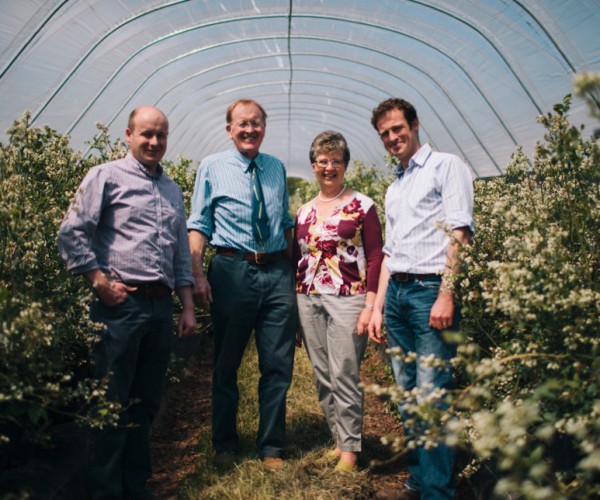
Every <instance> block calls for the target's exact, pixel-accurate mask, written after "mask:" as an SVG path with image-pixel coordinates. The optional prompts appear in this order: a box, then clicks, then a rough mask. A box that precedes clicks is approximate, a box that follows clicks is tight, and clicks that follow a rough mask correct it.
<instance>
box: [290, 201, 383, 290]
mask: <svg viewBox="0 0 600 500" xmlns="http://www.w3.org/2000/svg"><path fill="white" fill-rule="evenodd" d="M382 245H383V242H382V236H381V224H380V223H379V219H378V218H377V209H376V207H375V203H374V202H373V200H372V199H371V198H369V197H368V196H365V195H363V194H361V193H359V192H356V191H355V192H354V196H353V197H352V199H351V200H350V201H349V202H347V203H345V204H343V205H340V206H338V207H336V209H335V211H334V212H333V213H332V214H331V215H330V216H329V217H326V218H325V217H322V216H321V215H320V214H319V213H318V211H317V209H316V207H315V205H314V202H312V201H311V202H309V203H306V204H305V205H303V206H301V207H300V208H299V209H298V213H297V215H296V237H295V245H294V262H296V263H297V271H296V293H299V294H312V293H318V294H334V295H355V294H364V293H366V292H371V291H372V292H376V291H377V284H378V281H379V272H380V268H381V261H382V258H383V254H382V252H381V249H382Z"/></svg>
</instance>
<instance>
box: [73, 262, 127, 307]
mask: <svg viewBox="0 0 600 500" xmlns="http://www.w3.org/2000/svg"><path fill="white" fill-rule="evenodd" d="M84 277H85V279H86V280H87V281H88V282H89V283H90V285H92V288H93V289H94V290H95V291H96V293H97V294H98V297H99V298H100V300H101V301H102V302H103V303H104V304H106V305H107V306H110V307H113V306H118V305H119V304H122V303H123V302H125V300H126V299H127V296H128V295H129V292H135V291H136V290H137V288H136V287H134V286H127V285H126V284H125V283H121V282H120V281H111V280H109V279H108V278H107V277H106V275H105V274H104V273H103V272H102V271H101V270H100V269H93V270H91V271H88V272H87V273H85V274H84Z"/></svg>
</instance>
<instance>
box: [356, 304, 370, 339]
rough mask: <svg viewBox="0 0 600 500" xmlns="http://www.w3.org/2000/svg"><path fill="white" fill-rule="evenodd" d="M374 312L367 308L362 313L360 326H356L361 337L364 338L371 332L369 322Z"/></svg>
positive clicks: (359, 319)
mask: <svg viewBox="0 0 600 500" xmlns="http://www.w3.org/2000/svg"><path fill="white" fill-rule="evenodd" d="M372 312H373V311H371V310H369V309H367V308H366V307H365V308H364V309H363V310H362V311H361V312H360V316H359V317H358V324H357V325H356V328H357V331H358V335H359V336H363V335H364V334H365V333H368V332H369V321H370V320H371V313H372Z"/></svg>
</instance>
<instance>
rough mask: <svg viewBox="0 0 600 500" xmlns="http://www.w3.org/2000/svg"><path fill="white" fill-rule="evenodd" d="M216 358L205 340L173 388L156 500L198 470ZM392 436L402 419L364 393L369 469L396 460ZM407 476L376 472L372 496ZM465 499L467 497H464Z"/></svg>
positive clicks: (161, 435)
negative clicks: (387, 440) (386, 440)
mask: <svg viewBox="0 0 600 500" xmlns="http://www.w3.org/2000/svg"><path fill="white" fill-rule="evenodd" d="M372 353H373V355H370V356H367V357H366V359H365V361H364V363H363V369H362V374H363V382H364V383H365V384H370V383H383V382H384V381H385V374H384V365H383V362H382V361H381V359H380V358H379V357H378V356H377V355H375V353H374V351H372ZM211 359H212V338H211V337H210V336H206V341H203V347H202V355H200V356H197V357H195V358H193V359H192V360H191V361H192V362H190V363H188V365H187V368H186V369H185V377H183V379H182V381H181V382H179V383H177V384H173V385H171V386H170V387H169V388H168V390H167V394H166V395H165V398H166V400H165V404H164V408H165V410H164V412H163V414H162V415H160V418H159V419H158V422H157V425H156V426H155V428H154V430H153V436H152V445H151V446H152V456H153V469H154V475H153V477H152V479H151V481H150V488H151V491H152V493H153V494H154V495H155V496H156V497H157V498H161V499H172V498H176V491H177V487H178V484H179V483H180V482H181V481H182V480H183V479H184V478H185V477H186V476H187V475H188V474H190V473H192V472H193V471H194V467H195V462H196V461H197V459H198V454H199V453H200V452H199V451H198V449H197V448H198V447H197V442H198V437H199V435H200V432H201V430H202V429H206V427H207V426H210V414H211V397H210V385H211ZM390 433H394V434H399V433H401V426H400V424H399V421H398V419H397V418H396V417H395V416H394V415H393V414H392V413H391V412H390V409H389V405H388V404H387V403H384V402H382V401H380V400H379V399H378V398H377V397H376V396H375V395H373V394H370V393H367V394H365V415H364V421H363V453H362V454H361V463H362V464H364V465H368V464H369V463H370V460H371V459H380V460H381V459H386V458H389V457H390V456H391V454H390V451H389V450H388V448H387V447H385V446H383V445H382V444H381V443H380V437H381V436H382V435H385V434H390ZM407 475H408V474H407V472H406V469H405V467H404V463H402V462H401V461H400V462H398V461H397V462H395V463H393V464H390V465H387V466H384V467H379V468H377V467H375V468H372V469H371V472H370V478H371V485H372V490H371V491H373V492H377V491H378V490H379V489H381V488H388V487H395V486H399V485H400V484H402V483H404V481H405V480H406V478H407ZM457 496H458V495H457ZM469 497H470V495H469ZM460 498H466V497H465V496H464V495H461V496H460Z"/></svg>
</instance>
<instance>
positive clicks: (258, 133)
mask: <svg viewBox="0 0 600 500" xmlns="http://www.w3.org/2000/svg"><path fill="white" fill-rule="evenodd" d="M265 128H266V123H265V118H264V116H263V114H262V112H261V110H260V108H259V107H258V106H256V105H255V104H245V103H241V104H238V105H237V106H236V107H235V108H234V109H233V111H232V112H231V121H230V122H229V123H228V124H227V128H226V130H227V134H228V135H229V138H230V139H231V140H232V141H233V143H234V144H235V147H236V148H237V150H238V151H239V152H240V153H242V154H243V155H244V156H246V157H248V158H255V157H256V156H257V155H258V150H259V148H260V145H261V144H262V141H263V139H264V138H265Z"/></svg>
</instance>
